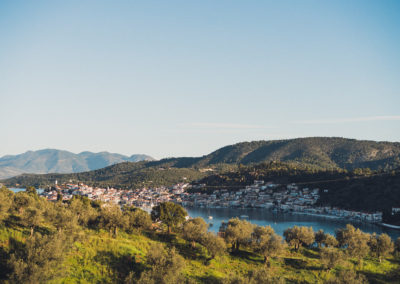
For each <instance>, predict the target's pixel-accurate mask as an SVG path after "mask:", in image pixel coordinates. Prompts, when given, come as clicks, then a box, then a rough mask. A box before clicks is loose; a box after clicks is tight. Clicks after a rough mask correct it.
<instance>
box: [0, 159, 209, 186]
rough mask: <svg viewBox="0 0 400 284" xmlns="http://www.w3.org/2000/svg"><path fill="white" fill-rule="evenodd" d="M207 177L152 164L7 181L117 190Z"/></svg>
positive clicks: (27, 184)
mask: <svg viewBox="0 0 400 284" xmlns="http://www.w3.org/2000/svg"><path fill="white" fill-rule="evenodd" d="M204 176H205V173H202V172H201V171H199V170H197V169H194V168H165V167H161V166H153V165H151V164H150V163H149V162H137V163H131V162H124V163H119V164H116V165H112V166H109V167H106V168H102V169H99V170H95V171H89V172H82V173H72V174H43V175H33V174H24V175H19V176H16V177H13V178H10V179H7V180H5V181H3V183H4V184H5V185H7V186H10V187H27V186H34V187H36V188H43V187H47V186H50V185H54V182H55V181H56V180H57V181H58V182H59V183H64V182H70V181H71V182H83V183H85V184H89V185H94V186H102V187H107V186H110V187H115V188H121V189H126V188H141V187H143V186H161V185H172V184H176V183H179V182H183V181H192V180H196V179H199V178H202V177H204Z"/></svg>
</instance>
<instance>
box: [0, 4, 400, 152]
mask: <svg viewBox="0 0 400 284" xmlns="http://www.w3.org/2000/svg"><path fill="white" fill-rule="evenodd" d="M0 106H1V112H0V133H1V140H0V141H1V142H0V156H1V155H6V154H17V153H21V152H25V151H27V150H37V149H42V148H58V149H65V150H69V151H72V152H81V151H85V150H89V151H95V152H97V151H103V150H106V151H110V152H118V153H123V154H134V153H146V154H149V155H153V156H154V157H156V158H162V157H169V156H199V155H203V154H207V153H209V152H211V151H213V150H215V149H217V148H219V147H221V146H224V145H228V144H233V143H236V142H241V141H251V140H263V139H282V138H293V137H306V136H341V137H349V138H357V139H368V140H387V141H400V108H399V106H400V1H386V0H382V1H365V0H363V1H348V0H346V1H294V0H292V1H18V0H17V1H15V0H13V1H1V2H0Z"/></svg>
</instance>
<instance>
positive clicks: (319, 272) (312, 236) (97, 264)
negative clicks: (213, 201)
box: [0, 188, 400, 284]
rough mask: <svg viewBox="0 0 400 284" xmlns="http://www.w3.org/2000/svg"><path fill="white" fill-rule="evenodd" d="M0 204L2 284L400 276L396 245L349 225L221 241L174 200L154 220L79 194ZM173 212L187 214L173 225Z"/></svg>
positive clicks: (1, 191)
mask: <svg viewBox="0 0 400 284" xmlns="http://www.w3.org/2000/svg"><path fill="white" fill-rule="evenodd" d="M0 197H1V198H0V209H1V210H0V282H1V283H141V284H149V283H154V284H156V283H157V284H172V283H188V284H189V283H190V284H193V283H215V284H234V283H236V284H245V283H246V284H247V283H251V284H258V283H260V284H261V283H331V284H333V283H335V284H338V283H345V284H346V283H348V284H350V283H398V279H399V277H400V266H399V253H400V240H397V241H396V243H395V244H394V243H393V241H392V240H390V237H388V236H387V235H385V234H382V235H379V236H377V235H370V234H366V233H363V232H361V231H359V230H356V229H355V228H354V227H352V226H349V225H348V226H347V227H346V228H343V229H341V230H340V231H339V232H338V233H337V236H336V237H335V236H332V235H329V234H325V233H324V232H313V231H312V228H306V227H292V228H289V229H288V230H287V231H286V232H285V236H284V239H283V238H282V237H281V236H278V235H276V234H275V232H274V231H273V229H272V228H271V227H269V226H266V227H260V226H256V225H253V224H251V223H249V222H247V221H241V220H238V219H231V220H230V221H229V223H228V226H227V228H226V230H225V232H224V235H222V237H220V236H216V235H214V234H213V233H207V226H204V225H205V222H204V220H202V219H197V218H196V219H193V220H189V221H185V219H184V218H183V216H184V215H185V214H186V212H185V211H184V210H183V208H181V207H180V206H179V205H174V204H172V203H165V205H166V206H165V208H164V209H163V211H161V210H160V211H157V209H155V210H154V212H164V213H159V214H156V213H154V214H152V215H151V217H150V215H149V214H148V213H146V212H144V211H142V210H140V209H137V208H131V207H128V208H123V209H122V210H121V209H120V208H119V207H118V206H112V205H110V204H109V205H105V204H103V203H99V202H91V201H89V200H88V199H87V198H82V197H76V198H74V199H72V200H71V201H68V202H65V203H61V202H48V201H46V200H45V199H43V198H41V197H38V196H37V195H36V193H35V192H33V191H29V192H19V193H16V194H13V193H12V192H10V191H8V190H7V189H5V188H0ZM167 204H169V205H168V206H167ZM177 209H179V210H180V212H181V214H174V215H173V216H174V217H172V218H170V216H172V215H170V214H169V213H168V212H169V210H177ZM182 210H183V211H182ZM174 212H177V211H174ZM163 214H164V215H163ZM168 224H170V225H171V228H172V232H168V230H167V225H168Z"/></svg>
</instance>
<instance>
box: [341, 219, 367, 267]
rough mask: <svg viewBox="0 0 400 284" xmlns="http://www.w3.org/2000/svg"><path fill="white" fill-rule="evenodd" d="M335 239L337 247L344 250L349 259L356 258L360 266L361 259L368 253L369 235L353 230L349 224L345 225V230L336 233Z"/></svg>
mask: <svg viewBox="0 0 400 284" xmlns="http://www.w3.org/2000/svg"><path fill="white" fill-rule="evenodd" d="M336 239H337V241H338V243H339V246H341V247H344V248H346V253H347V254H348V255H349V256H351V257H356V258H357V259H358V260H359V263H360V264H361V262H362V259H363V258H364V257H365V256H366V255H367V254H368V253H369V246H368V242H369V240H370V236H369V234H366V233H364V232H362V231H361V230H360V229H356V228H354V226H352V225H350V224H347V225H346V228H342V229H338V230H337V231H336Z"/></svg>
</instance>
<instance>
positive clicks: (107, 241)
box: [0, 228, 400, 283]
mask: <svg viewBox="0 0 400 284" xmlns="http://www.w3.org/2000/svg"><path fill="white" fill-rule="evenodd" d="M27 233H28V232H25V231H21V230H19V229H9V228H1V229H0V246H1V247H3V248H7V243H8V238H9V237H10V236H12V237H14V238H18V239H19V240H24V238H25V236H26V234H27ZM162 236H163V235H157V234H149V235H148V236H145V235H139V234H127V233H121V234H120V235H119V237H118V238H112V237H110V236H109V234H108V232H104V231H100V232H96V231H92V230H89V231H86V232H85V235H84V236H83V238H82V240H81V241H80V242H76V243H75V244H74V246H73V249H72V250H71V251H70V252H68V255H67V258H66V260H65V262H64V267H65V275H64V277H62V278H59V279H56V280H54V281H52V283H118V282H122V281H123V279H124V278H125V277H126V276H127V271H136V272H137V273H140V271H142V270H143V269H145V259H146V253H147V250H148V249H149V248H150V246H151V245H152V244H154V243H155V242H160V241H162ZM169 244H170V245H171V244H173V245H174V246H175V247H176V248H177V249H178V251H179V253H180V254H181V255H183V256H184V257H185V260H186V268H185V270H184V273H185V275H186V276H187V277H188V278H191V279H192V280H195V281H196V282H199V283H213V282H215V280H218V279H221V278H224V277H226V276H227V275H229V274H231V273H236V274H241V275H245V274H246V273H247V272H248V271H250V270H253V269H256V268H260V267H262V266H263V264H262V258H261V257H260V256H258V255H255V254H253V253H250V252H246V251H242V252H241V254H240V255H236V256H234V255H228V254H227V255H225V256H223V257H219V258H217V259H215V260H212V261H211V262H210V264H209V265H206V264H205V259H206V257H207V255H206V253H205V250H204V249H203V248H202V247H201V246H200V245H198V246H197V248H196V249H195V250H193V249H189V248H188V245H187V244H186V243H185V242H184V241H183V240H181V239H179V238H178V239H173V240H172V241H171V242H170V243H169ZM318 258H319V256H318V252H317V251H314V250H310V249H304V251H303V254H300V253H292V252H290V251H289V250H287V251H286V253H285V255H284V256H283V257H282V259H281V260H276V259H275V260H273V261H272V266H271V268H270V270H271V273H272V274H274V275H277V276H281V277H284V278H285V279H286V280H287V282H288V283H323V281H324V280H326V279H328V278H329V277H331V276H332V275H333V274H334V272H335V271H334V270H333V271H331V272H327V271H325V270H324V269H323V268H322V266H321V264H320V262H319V259H318ZM351 268H352V269H357V270H359V272H362V273H363V274H365V275H366V276H367V277H368V279H369V280H370V282H371V283H396V281H397V280H396V279H395V278H393V271H395V270H398V269H399V268H400V265H399V261H398V260H394V259H392V258H389V259H388V260H384V261H382V263H379V262H378V261H377V259H372V258H367V259H366V260H365V261H364V265H363V267H362V269H360V268H358V267H357V266H356V264H355V261H354V260H349V261H345V262H344V263H343V264H342V265H341V266H339V267H338V268H337V269H351ZM397 283H398V282H397Z"/></svg>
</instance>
